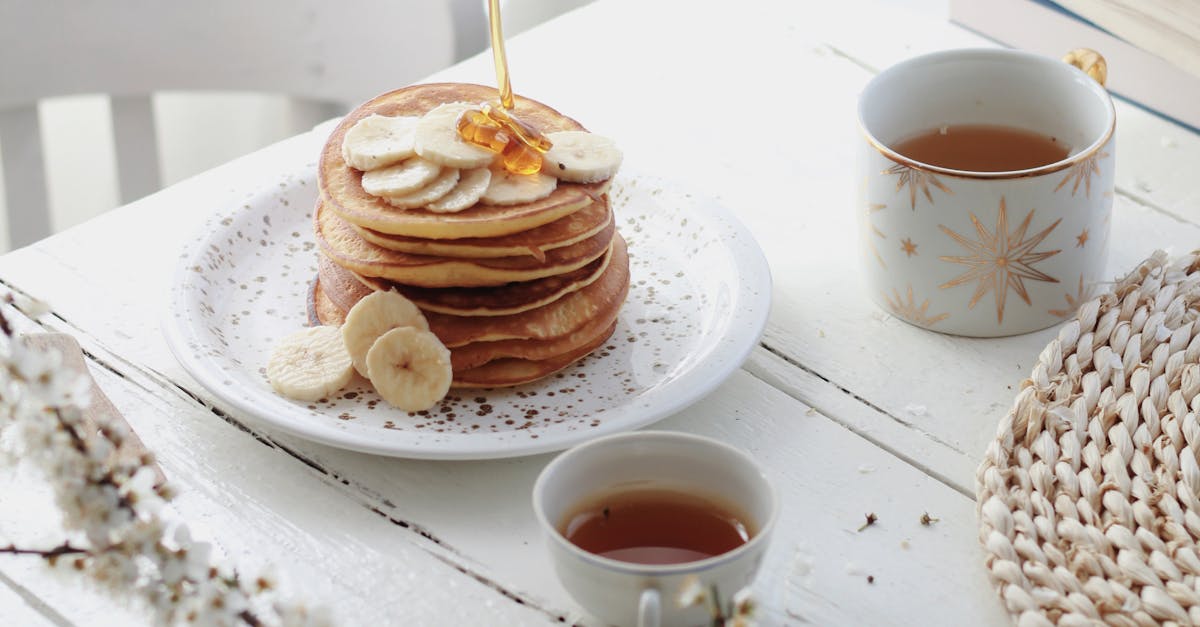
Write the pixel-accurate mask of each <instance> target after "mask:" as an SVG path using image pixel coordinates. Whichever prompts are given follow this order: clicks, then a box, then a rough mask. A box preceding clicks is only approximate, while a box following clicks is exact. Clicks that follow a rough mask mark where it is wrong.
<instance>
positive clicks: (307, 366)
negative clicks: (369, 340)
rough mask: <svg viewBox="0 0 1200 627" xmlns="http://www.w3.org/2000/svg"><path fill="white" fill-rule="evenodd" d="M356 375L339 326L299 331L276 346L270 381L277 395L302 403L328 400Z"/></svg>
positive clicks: (270, 365)
mask: <svg viewBox="0 0 1200 627" xmlns="http://www.w3.org/2000/svg"><path fill="white" fill-rule="evenodd" d="M353 375H354V368H352V367H351V361H350V353H349V352H347V350H346V345H345V343H344V342H342V334H341V332H340V331H339V330H338V328H337V327H327V326H320V327H312V328H308V329H304V330H302V331H297V332H296V333H293V334H291V335H289V336H287V337H285V338H283V339H282V340H280V341H279V344H276V345H275V350H274V351H273V352H272V353H271V359H270V360H269V361H268V362H267V379H268V380H269V381H270V382H271V387H273V388H275V391H276V392H279V393H280V394H282V395H284V396H286V397H288V398H294V399H296V400H298V401H315V400H318V399H322V398H326V397H328V396H329V395H330V394H333V393H334V392H337V391H338V390H340V389H342V388H343V387H345V386H346V384H347V383H349V382H350V377H351V376H353Z"/></svg>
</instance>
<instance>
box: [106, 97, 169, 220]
mask: <svg viewBox="0 0 1200 627" xmlns="http://www.w3.org/2000/svg"><path fill="white" fill-rule="evenodd" d="M111 102H112V127H113V144H114V147H115V148H116V154H117V179H118V182H119V183H118V184H119V189H120V192H121V204H126V203H130V202H133V201H135V200H137V199H138V198H141V197H142V196H145V195H147V194H152V193H154V192H156V191H158V188H159V187H161V181H162V175H161V167H160V165H159V159H158V133H157V132H156V131H155V127H154V105H153V102H152V101H151V97H150V96H149V95H148V94H143V95H128V96H113V97H112V99H111Z"/></svg>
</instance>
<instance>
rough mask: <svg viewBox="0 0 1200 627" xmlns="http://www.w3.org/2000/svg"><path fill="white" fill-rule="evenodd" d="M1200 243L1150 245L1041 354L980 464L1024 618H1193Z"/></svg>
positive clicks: (1000, 554)
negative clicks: (1155, 248) (1176, 250)
mask: <svg viewBox="0 0 1200 627" xmlns="http://www.w3.org/2000/svg"><path fill="white" fill-rule="evenodd" d="M1197 318H1200V252H1193V253H1191V254H1189V255H1185V256H1183V257H1180V258H1178V259H1174V260H1169V259H1168V258H1167V255H1166V254H1165V253H1162V252H1159V253H1155V255H1154V256H1152V257H1151V258H1150V259H1148V260H1146V261H1145V262H1143V263H1142V264H1141V265H1140V266H1138V267H1137V269H1135V270H1134V271H1133V272H1132V273H1130V274H1129V276H1127V277H1125V278H1124V279H1122V280H1120V281H1118V282H1117V284H1116V285H1115V288H1114V290H1113V292H1112V293H1109V294H1105V295H1103V296H1100V297H1098V298H1096V299H1095V300H1092V301H1090V302H1087V303H1085V304H1083V306H1081V307H1080V309H1079V312H1078V315H1077V316H1076V318H1075V319H1074V320H1071V321H1070V322H1068V323H1067V324H1066V325H1064V326H1063V327H1062V329H1061V330H1060V332H1059V334H1058V337H1057V338H1056V339H1055V340H1054V341H1052V342H1050V344H1049V345H1048V346H1047V347H1046V348H1045V350H1043V351H1042V353H1041V355H1040V356H1039V357H1038V360H1037V365H1035V366H1034V368H1033V373H1032V374H1031V375H1030V377H1029V378H1028V379H1027V380H1025V381H1024V382H1023V384H1022V386H1021V391H1020V392H1019V393H1018V395H1017V398H1016V401H1015V402H1014V403H1013V408H1012V409H1011V410H1010V411H1009V412H1008V415H1007V416H1005V417H1004V419H1003V420H1002V421H1001V423H1000V428H999V430H998V432H997V434H996V440H995V441H994V442H992V444H991V445H990V446H989V447H988V449H987V454H986V457H985V459H984V461H983V464H982V466H980V468H979V471H978V474H977V476H976V482H977V484H976V489H977V492H978V496H979V501H978V503H979V519H980V539H981V541H982V542H983V545H984V548H985V552H986V554H987V560H986V563H987V568H988V571H989V574H990V576H991V578H992V581H993V583H994V584H995V585H996V586H997V588H998V592H999V593H1000V597H1001V599H1002V600H1003V602H1004V604H1005V607H1006V608H1007V609H1008V611H1009V612H1010V613H1011V615H1012V617H1013V619H1014V620H1015V621H1016V622H1017V624H1019V625H1021V626H1027V625H1097V624H1109V625H1163V624H1166V625H1172V624H1178V625H1193V624H1196V625H1200V553H1198V550H1197V544H1196V541H1197V537H1200V464H1198V463H1197V453H1198V451H1200V420H1197V415H1198V414H1200V322H1197Z"/></svg>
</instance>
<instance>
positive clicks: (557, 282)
mask: <svg viewBox="0 0 1200 627" xmlns="http://www.w3.org/2000/svg"><path fill="white" fill-rule="evenodd" d="M611 260H612V251H611V250H609V252H608V253H605V255H604V256H603V257H601V258H599V259H597V260H595V261H593V262H591V263H589V264H588V265H586V266H584V267H582V268H580V269H578V270H575V271H573V272H568V273H566V274H560V275H557V276H550V277H546V278H544V279H537V280H535V281H523V282H520V283H509V284H507V285H500V286H496V287H433V288H425V287H413V286H410V285H402V284H400V283H393V282H391V281H386V280H383V279H377V278H373V277H365V276H362V275H360V274H355V273H353V272H351V271H349V270H346V269H345V268H342V267H340V266H338V265H337V264H335V263H333V262H332V261H328V260H327V259H326V258H325V257H324V256H322V260H321V261H320V265H319V266H318V268H319V273H320V275H321V277H322V280H323V281H324V280H325V277H326V275H328V276H329V277H330V280H328V281H326V282H325V285H326V286H327V291H328V292H329V295H330V298H332V299H333V301H334V302H336V303H338V304H339V305H343V306H344V307H345V308H347V309H349V306H347V305H345V303H350V304H353V303H356V302H358V299H359V298H362V297H363V296H366V295H367V294H368V293H369V292H364V291H363V290H364V288H365V289H367V290H374V291H380V290H396V291H398V292H400V293H401V294H403V295H404V296H405V297H406V298H408V299H409V300H411V301H412V302H414V303H416V304H417V306H418V307H420V308H421V309H422V310H424V311H431V312H434V313H444V314H449V315H452V316H508V315H512V314H517V313H521V312H522V311H529V310H530V309H536V308H538V307H544V306H546V305H548V304H550V303H552V302H554V301H556V300H558V299H560V298H562V297H563V296H566V295H567V294H570V293H571V292H574V291H576V290H580V289H583V288H585V287H587V286H588V285H591V284H592V283H593V282H594V281H596V279H599V278H600V277H601V276H602V275H603V274H604V271H605V270H606V269H608V264H609V262H610V261H611ZM347 279H352V280H353V281H354V283H357V284H358V285H354V284H350V283H349V281H347Z"/></svg>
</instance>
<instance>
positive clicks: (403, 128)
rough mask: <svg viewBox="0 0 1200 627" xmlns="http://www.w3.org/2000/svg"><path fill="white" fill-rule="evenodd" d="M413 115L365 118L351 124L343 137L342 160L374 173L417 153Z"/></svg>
mask: <svg viewBox="0 0 1200 627" xmlns="http://www.w3.org/2000/svg"><path fill="white" fill-rule="evenodd" d="M420 119H421V118H419V117H415V116H399V117H387V116H383V115H375V114H372V115H368V116H367V117H365V118H363V119H361V120H359V121H358V122H355V123H354V126H351V127H350V130H348V131H346V135H345V137H343V138H342V158H343V159H345V160H346V163H348V164H349V165H350V167H352V168H355V169H358V170H363V171H367V170H374V169H376V168H382V167H385V166H389V165H392V164H393V163H399V162H401V161H404V160H405V159H407V158H409V157H411V156H413V155H415V154H417V152H416V146H415V143H414V141H415V137H416V130H417V121H418V120H420Z"/></svg>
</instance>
